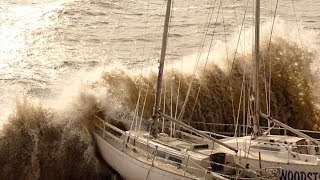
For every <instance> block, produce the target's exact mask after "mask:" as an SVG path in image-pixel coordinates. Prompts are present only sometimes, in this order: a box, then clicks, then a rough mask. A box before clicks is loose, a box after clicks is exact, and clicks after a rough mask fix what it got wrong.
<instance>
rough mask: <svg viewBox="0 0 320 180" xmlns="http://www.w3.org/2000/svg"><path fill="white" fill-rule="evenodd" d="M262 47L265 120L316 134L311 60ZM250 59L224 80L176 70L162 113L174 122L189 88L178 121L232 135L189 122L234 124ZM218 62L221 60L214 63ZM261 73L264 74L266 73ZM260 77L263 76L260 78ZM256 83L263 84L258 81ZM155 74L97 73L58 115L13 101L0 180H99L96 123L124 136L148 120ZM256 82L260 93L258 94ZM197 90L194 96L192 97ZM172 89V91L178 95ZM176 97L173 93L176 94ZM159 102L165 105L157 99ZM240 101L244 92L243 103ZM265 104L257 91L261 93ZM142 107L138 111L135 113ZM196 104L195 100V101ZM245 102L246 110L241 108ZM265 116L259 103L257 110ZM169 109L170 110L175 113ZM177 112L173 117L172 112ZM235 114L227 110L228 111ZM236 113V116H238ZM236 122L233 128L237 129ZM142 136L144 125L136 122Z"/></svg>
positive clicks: (211, 71)
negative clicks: (120, 127)
mask: <svg viewBox="0 0 320 180" xmlns="http://www.w3.org/2000/svg"><path fill="white" fill-rule="evenodd" d="M268 47H269V46H268V43H265V44H264V45H263V48H264V52H267V51H268V49H269V51H270V53H268V54H267V55H268V56H266V54H265V55H264V56H263V57H266V61H265V62H266V63H265V66H262V67H261V68H262V69H261V70H262V72H263V70H264V69H267V70H268V69H269V63H268V62H269V60H268V59H271V60H272V61H271V66H272V87H271V105H272V106H271V115H272V116H273V117H274V118H277V119H280V120H281V121H284V122H286V123H287V124H290V125H292V126H293V127H295V128H300V129H301V128H303V129H316V130H319V124H320V120H319V109H318V108H316V107H317V103H318V102H317V101H316V100H315V99H316V98H315V96H314V93H313V92H314V90H315V89H314V88H316V87H317V85H316V84H315V82H316V80H318V79H317V76H316V74H315V73H314V71H311V65H312V64H313V61H314V58H315V54H314V53H312V52H309V51H308V50H307V49H304V48H301V47H299V46H298V45H297V44H296V43H292V42H290V41H287V40H285V39H282V38H275V39H274V40H273V42H272V44H271V46H270V47H271V48H268ZM251 58H252V57H251V55H250V54H249V55H246V56H239V57H238V58H236V60H235V62H234V63H233V66H232V67H233V68H232V70H231V71H230V72H225V71H223V70H221V69H220V68H219V67H218V66H217V65H216V64H214V63H210V64H208V65H207V68H206V70H205V73H199V74H201V75H197V76H196V77H193V76H192V74H188V73H179V71H178V70H179V67H177V68H175V69H173V70H172V71H168V73H167V74H166V76H165V86H164V87H165V89H166V91H163V92H162V95H163V96H162V101H164V99H165V102H166V103H165V105H163V104H162V107H165V108H164V109H165V110H164V111H165V112H166V113H167V114H169V115H172V116H178V115H179V113H180V112H181V107H182V105H183V102H184V100H185V98H186V95H187V92H188V87H189V83H190V80H191V79H192V78H194V79H193V85H192V88H191V91H190V98H189V100H188V103H187V104H186V108H185V111H184V113H183V116H182V119H183V120H184V121H186V122H187V123H190V124H191V125H193V126H195V127H197V128H199V129H203V130H209V131H231V132H232V131H234V130H233V129H228V128H224V129H219V128H216V127H210V126H205V125H202V124H200V123H196V122H215V123H231V124H233V123H234V122H235V118H234V114H235V115H236V114H237V113H234V112H237V109H238V104H239V100H240V94H241V87H242V83H243V74H244V73H243V72H244V68H245V67H247V70H246V73H247V74H249V72H250V68H249V67H250V63H249V62H250V61H251ZM223 60H225V59H222V61H223ZM245 64H247V65H248V66H245ZM266 72H267V71H266ZM267 76H268V75H266V77H267ZM261 79H265V77H264V75H263V73H262V75H261ZM244 82H245V83H244V84H245V86H244V87H246V90H247V91H249V89H250V86H249V84H250V82H251V76H250V75H248V76H246V78H245V81H244ZM155 84H156V74H155V73H153V74H150V75H141V74H138V73H133V72H130V71H128V70H127V69H122V68H114V69H109V70H108V71H106V72H104V73H103V74H102V76H101V77H99V78H97V79H95V80H94V81H93V82H90V83H88V84H85V85H83V86H84V87H82V88H81V92H80V93H79V95H78V96H77V98H75V99H73V100H71V101H72V103H70V104H68V107H65V108H61V107H60V108H58V109H59V110H57V109H54V108H44V107H41V106H40V105H34V104H33V103H31V102H28V100H27V99H24V100H20V101H17V106H16V110H15V112H13V113H12V115H11V116H10V117H9V119H8V121H7V124H5V125H4V127H3V129H2V132H1V137H0V147H1V149H0V161H1V163H0V174H1V177H7V178H9V179H19V178H21V177H26V178H28V179H44V178H46V179H47V178H57V177H60V178H62V179H70V178H74V179H75V178H77V179H78V178H79V179H83V178H84V177H88V178H99V177H107V175H108V170H107V168H106V166H105V164H104V163H103V161H101V160H100V159H99V155H98V153H96V150H95V145H94V140H93V139H92V136H91V133H90V129H91V122H92V120H93V119H94V118H95V116H98V117H100V118H103V119H109V120H115V121H122V122H124V124H125V126H126V128H128V129H129V128H130V125H131V122H132V119H134V118H135V117H136V116H135V112H138V114H139V115H142V116H143V118H144V119H145V120H148V119H149V118H150V117H151V114H152V108H153V104H154V89H155ZM264 84H265V83H264V81H262V82H261V87H264ZM199 86H201V90H200V93H199V95H198V97H197V93H198V89H199ZM179 87H180V88H179ZM178 89H179V91H178ZM164 96H165V98H164ZM246 96H248V92H247V95H246ZM261 98H262V99H264V98H265V91H262V92H261ZM138 99H140V100H139V102H140V103H139V104H140V105H139V106H138V107H141V106H142V105H143V104H144V99H146V100H145V108H144V110H143V111H142V109H141V108H136V107H137V101H138ZM196 99H197V100H196ZM247 103H248V102H246V106H247ZM261 105H262V110H263V111H266V103H264V102H262V103H261ZM176 107H177V108H176ZM176 109H177V112H176ZM233 109H235V110H233ZM242 109H243V108H240V111H239V114H242V113H243V112H242V111H243V110H242ZM241 118H242V116H240V121H242V119H241ZM143 122H144V123H143V128H145V129H147V127H148V123H147V121H143Z"/></svg>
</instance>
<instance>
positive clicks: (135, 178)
mask: <svg viewBox="0 0 320 180" xmlns="http://www.w3.org/2000/svg"><path fill="white" fill-rule="evenodd" d="M94 136H95V139H96V141H97V146H98V148H99V150H100V153H101V155H102V157H103V158H104V160H105V161H106V162H107V163H108V164H109V165H110V166H111V167H112V168H113V169H115V170H116V171H117V172H118V173H119V174H120V175H121V176H122V177H123V178H124V179H128V180H142V179H152V180H167V179H169V180H170V179H172V180H173V179H175V180H178V179H179V180H190V179H192V178H190V177H185V176H181V175H178V174H174V173H171V172H168V171H165V170H162V169H159V168H157V167H154V166H151V165H150V164H147V163H145V162H142V161H140V160H138V159H135V158H133V157H131V156H129V155H128V154H126V153H124V152H122V151H120V150H118V149H117V148H115V147H113V146H112V145H111V144H110V143H108V142H107V141H105V140H104V139H103V138H102V137H100V136H99V135H98V134H96V133H94Z"/></svg>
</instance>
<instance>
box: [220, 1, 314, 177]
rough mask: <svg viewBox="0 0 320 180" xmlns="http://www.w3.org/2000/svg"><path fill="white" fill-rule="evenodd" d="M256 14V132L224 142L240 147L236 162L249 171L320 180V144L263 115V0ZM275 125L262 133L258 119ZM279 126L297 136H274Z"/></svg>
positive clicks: (254, 114) (254, 92)
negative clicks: (278, 169) (274, 169)
mask: <svg viewBox="0 0 320 180" xmlns="http://www.w3.org/2000/svg"><path fill="white" fill-rule="evenodd" d="M255 6H256V12H255V19H256V20H255V50H254V53H255V54H254V74H253V96H254V98H252V99H253V101H254V105H253V109H254V111H253V114H252V117H253V133H252V135H250V136H243V137H231V138H225V139H223V140H222V142H224V143H226V144H228V145H230V146H232V147H237V148H238V150H239V151H238V156H237V161H238V163H239V164H242V165H243V166H245V167H247V168H250V166H259V167H260V168H272V167H275V166H276V167H281V173H280V179H290V180H291V179H296V180H305V179H307V180H311V179H312V180H316V179H320V148H319V146H320V142H319V141H318V140H317V139H314V138H312V137H310V136H308V135H306V134H304V133H302V132H301V131H299V130H297V129H294V128H292V127H290V126H288V125H286V124H284V123H282V122H280V121H278V120H276V119H273V118H272V117H271V116H269V115H266V114H264V113H261V112H260V108H259V106H260V102H259V98H260V97H259V83H258V81H259V79H258V78H259V66H260V65H259V61H260V52H259V48H260V47H259V34H260V1H259V0H257V1H256V5H255ZM260 117H262V118H264V119H266V120H268V122H269V123H271V124H273V126H272V127H270V128H269V129H267V130H266V131H265V132H263V133H262V132H261V128H260V126H259V118H260ZM276 127H280V128H283V129H285V130H286V131H290V132H291V133H292V134H294V135H295V136H288V135H271V133H270V132H271V130H272V129H273V128H276Z"/></svg>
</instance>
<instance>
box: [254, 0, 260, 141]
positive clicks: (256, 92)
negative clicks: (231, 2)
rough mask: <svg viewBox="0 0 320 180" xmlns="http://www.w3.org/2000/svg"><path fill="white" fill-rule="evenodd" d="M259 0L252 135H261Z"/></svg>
mask: <svg viewBox="0 0 320 180" xmlns="http://www.w3.org/2000/svg"><path fill="white" fill-rule="evenodd" d="M259 41H260V0H256V13H255V47H254V63H253V66H254V68H253V69H254V75H253V92H254V112H253V113H254V114H253V132H254V137H257V136H259V135H261V132H260V127H259V115H260V104H259V103H260V102H259V60H260V47H259V44H260V43H259Z"/></svg>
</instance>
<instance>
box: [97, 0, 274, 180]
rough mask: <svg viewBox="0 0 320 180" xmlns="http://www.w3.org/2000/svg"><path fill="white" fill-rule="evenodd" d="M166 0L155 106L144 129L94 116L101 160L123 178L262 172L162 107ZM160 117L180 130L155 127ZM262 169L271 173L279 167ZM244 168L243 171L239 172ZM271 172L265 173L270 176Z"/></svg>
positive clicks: (234, 176) (236, 176)
mask: <svg viewBox="0 0 320 180" xmlns="http://www.w3.org/2000/svg"><path fill="white" fill-rule="evenodd" d="M171 3H172V2H171V0H167V8H166V16H165V22H164V31H163V39H162V48H161V56H160V65H159V73H158V81H157V89H156V98H155V106H154V110H153V111H154V112H153V117H152V123H151V126H150V130H149V131H142V130H141V131H140V130H139V131H137V130H129V131H124V130H121V129H120V128H118V127H116V126H115V125H112V124H111V123H110V122H108V121H106V120H104V119H102V118H100V117H98V116H96V118H95V119H96V120H95V121H94V131H93V136H94V138H95V140H96V144H97V147H98V149H99V152H100V154H101V155H102V157H103V159H104V160H105V161H106V162H107V163H108V164H109V165H110V166H111V167H112V168H113V169H115V170H116V171H117V172H118V173H119V174H120V175H121V177H123V178H124V179H133V180H141V179H152V180H163V179H181V180H188V179H218V180H220V179H221V180H224V179H239V178H240V177H241V176H240V175H241V174H250V176H251V177H253V178H255V177H260V178H261V177H262V176H261V172H262V171H263V170H262V169H258V168H257V167H258V166H257V167H253V166H252V167H250V168H246V167H243V166H241V164H239V163H238V162H237V158H236V156H237V155H238V154H239V153H238V149H237V148H234V147H232V146H231V145H228V144H226V143H224V142H222V141H220V140H218V139H215V138H213V137H211V136H210V135H208V134H206V133H204V132H202V131H199V130H197V129H195V128H193V127H191V126H189V125H186V124H185V123H183V122H181V121H179V120H177V119H174V118H172V117H170V116H168V115H166V114H165V113H163V112H161V108H160V96H161V89H162V76H163V75H162V74H163V69H164V60H165V54H166V47H167V35H168V26H169V19H170V11H171ZM160 118H164V119H166V120H167V121H170V122H173V123H176V124H177V125H179V126H180V127H181V128H183V129H184V130H185V131H182V130H176V132H179V133H180V136H181V137H179V138H177V137H172V136H169V135H168V134H165V133H163V132H162V133H159V132H158V131H157V124H158V122H159V119H160ZM266 171H268V172H265V171H264V173H263V174H267V175H268V177H269V178H270V177H276V175H277V174H276V173H275V172H276V171H278V168H276V167H274V168H270V169H268V170H266ZM244 172H246V173H244ZM270 174H271V175H272V176H269V175H270Z"/></svg>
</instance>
